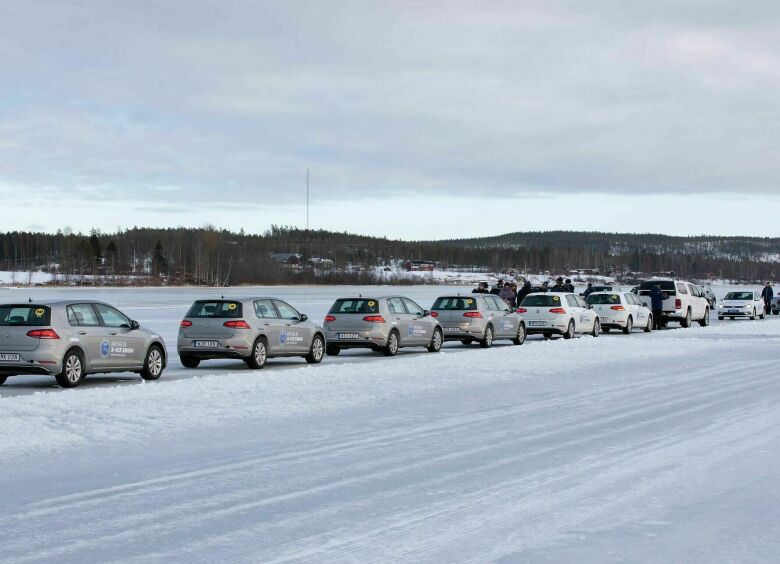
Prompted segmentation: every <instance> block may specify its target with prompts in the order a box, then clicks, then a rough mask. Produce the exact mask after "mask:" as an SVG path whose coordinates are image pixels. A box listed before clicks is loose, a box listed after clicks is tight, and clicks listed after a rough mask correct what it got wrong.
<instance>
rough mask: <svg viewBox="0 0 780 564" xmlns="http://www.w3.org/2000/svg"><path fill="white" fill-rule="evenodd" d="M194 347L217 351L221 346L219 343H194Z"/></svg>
mask: <svg viewBox="0 0 780 564" xmlns="http://www.w3.org/2000/svg"><path fill="white" fill-rule="evenodd" d="M192 346H193V347H195V348H199V349H200V348H208V349H215V348H217V347H218V346H219V343H218V342H217V341H193V342H192Z"/></svg>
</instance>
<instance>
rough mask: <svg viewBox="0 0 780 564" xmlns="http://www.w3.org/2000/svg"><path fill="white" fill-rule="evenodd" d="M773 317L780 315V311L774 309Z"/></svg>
mask: <svg viewBox="0 0 780 564" xmlns="http://www.w3.org/2000/svg"><path fill="white" fill-rule="evenodd" d="M772 315H780V309H773V310H772Z"/></svg>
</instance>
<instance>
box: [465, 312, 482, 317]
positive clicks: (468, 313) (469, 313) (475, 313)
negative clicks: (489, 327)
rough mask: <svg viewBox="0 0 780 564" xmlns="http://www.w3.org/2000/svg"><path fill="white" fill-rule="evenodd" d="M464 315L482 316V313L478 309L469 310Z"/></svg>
mask: <svg viewBox="0 0 780 564" xmlns="http://www.w3.org/2000/svg"><path fill="white" fill-rule="evenodd" d="M463 317H480V318H481V317H482V314H481V313H479V312H478V311H467V312H466V313H464V314H463Z"/></svg>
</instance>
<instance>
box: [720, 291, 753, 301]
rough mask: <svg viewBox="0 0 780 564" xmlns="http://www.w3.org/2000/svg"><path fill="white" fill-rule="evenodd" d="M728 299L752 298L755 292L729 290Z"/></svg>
mask: <svg viewBox="0 0 780 564" xmlns="http://www.w3.org/2000/svg"><path fill="white" fill-rule="evenodd" d="M726 299H727V300H752V299H753V292H729V293H728V294H726Z"/></svg>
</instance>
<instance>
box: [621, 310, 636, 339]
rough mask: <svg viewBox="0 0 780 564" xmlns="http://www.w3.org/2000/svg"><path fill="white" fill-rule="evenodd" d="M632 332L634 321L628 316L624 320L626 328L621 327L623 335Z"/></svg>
mask: <svg viewBox="0 0 780 564" xmlns="http://www.w3.org/2000/svg"><path fill="white" fill-rule="evenodd" d="M633 330H634V319H633V318H632V317H631V316H630V315H629V316H628V319H627V320H626V326H625V327H623V333H625V334H626V335H628V334H629V333H631V331H633Z"/></svg>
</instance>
